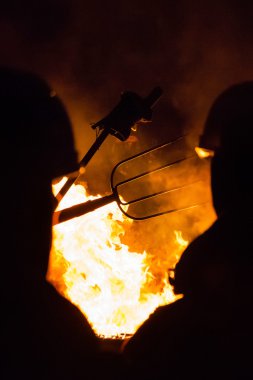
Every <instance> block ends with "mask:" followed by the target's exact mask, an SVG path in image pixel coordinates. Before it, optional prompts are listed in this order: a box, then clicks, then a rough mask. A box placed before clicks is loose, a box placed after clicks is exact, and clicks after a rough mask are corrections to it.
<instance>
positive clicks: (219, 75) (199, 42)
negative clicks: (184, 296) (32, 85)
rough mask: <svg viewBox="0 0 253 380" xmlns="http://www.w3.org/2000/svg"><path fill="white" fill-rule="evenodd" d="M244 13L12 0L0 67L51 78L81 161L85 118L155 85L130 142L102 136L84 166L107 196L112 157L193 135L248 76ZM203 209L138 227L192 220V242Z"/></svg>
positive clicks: (236, 7) (226, 5) (251, 57)
mask: <svg viewBox="0 0 253 380" xmlns="http://www.w3.org/2000/svg"><path fill="white" fill-rule="evenodd" d="M252 12H253V6H252V4H251V2H248V1H240V3H239V2H237V1H231V0H230V1H225V0H223V1H217V2H216V1H209V0H207V1H204V2H194V3H193V2H189V1H186V0H179V1H176V2H172V1H166V0H157V1H155V2H147V1H134V2H133V1H132V2H131V1H129V0H128V1H126V0H123V1H120V2H117V1H107V2H103V1H96V0H95V1H92V2H86V1H82V0H71V1H70V0H64V1H63V0H43V2H40V3H38V2H33V1H32V0H24V1H22V2H19V1H14V0H10V1H8V3H7V4H4V5H1V12H0V14H1V18H0V48H1V64H5V65H11V66H19V67H23V68H26V69H30V70H32V71H35V72H37V73H39V74H41V75H42V76H43V77H44V78H46V79H47V80H48V81H49V82H50V83H51V84H52V86H53V87H54V88H55V89H56V91H57V92H58V94H59V95H60V97H62V99H63V101H64V102H65V104H66V106H67V109H68V111H69V114H70V117H71V119H72V122H73V128H74V133H75V140H76V146H77V149H78V151H79V154H80V158H81V157H82V156H83V155H84V154H85V153H86V152H87V150H88V149H89V147H90V146H91V144H92V143H93V142H94V141H95V132H94V131H93V130H92V129H91V128H90V124H91V123H94V122H96V121H98V120H100V119H101V118H102V117H104V116H105V115H106V114H107V113H109V111H111V109H112V108H113V107H114V106H115V105H116V104H117V103H118V101H119V99H120V94H121V92H122V91H125V90H132V91H135V92H137V93H138V94H139V95H141V96H143V97H144V96H146V95H147V94H148V93H149V92H150V91H151V90H152V88H153V87H154V86H156V85H160V86H161V87H162V88H163V90H164V95H163V97H162V100H161V101H160V102H159V103H158V104H157V105H156V107H155V109H154V113H153V122H152V123H151V124H148V125H145V126H140V127H139V129H138V131H137V134H136V136H137V142H119V141H117V140H116V139H115V138H114V137H108V139H107V140H106V142H105V143H104V144H103V145H102V147H101V148H100V150H99V151H98V152H97V153H96V155H95V157H94V158H93V159H92V161H91V163H90V164H89V166H88V167H87V171H86V173H85V177H84V180H86V181H87V182H88V186H89V189H90V191H91V192H94V193H96V192H99V193H105V192H107V191H109V190H110V183H109V176H110V173H111V170H112V168H113V167H114V165H115V164H116V163H117V162H118V161H119V160H121V159H123V158H126V157H128V156H131V155H132V154H135V153H137V152H139V151H141V150H142V149H146V148H148V147H152V146H154V145H156V144H159V143H161V142H164V141H168V140H170V139H172V138H175V137H177V136H179V135H181V134H182V133H190V132H191V133H192V132H194V134H196V135H198V134H199V133H200V131H201V129H202V128H203V123H204V119H205V117H206V114H207V112H208V109H209V107H210V105H211V103H212V101H213V99H214V98H215V96H216V95H217V94H218V93H219V92H220V91H222V90H223V89H224V88H226V87H227V86H229V85H230V84H232V83H235V82H239V81H243V80H247V79H252V77H253V65H252V63H253V51H252V40H253V24H252ZM210 213H212V212H211V211H210ZM204 214H206V211H205V210H204V212H203V213H199V214H198V215H196V213H195V214H193V213H190V214H187V217H183V218H182V217H180V218H179V219H178V218H175V217H170V219H168V218H166V217H162V218H161V219H160V221H161V222H160V221H158V219H159V218H158V219H157V220H156V221H151V220H150V221H147V222H143V224H142V227H140V228H139V230H142V229H144V234H145V236H146V237H147V236H148V235H149V236H152V234H149V232H150V231H154V227H155V228H156V229H157V231H158V230H160V231H164V230H167V231H168V230H169V229H171V230H174V229H176V228H177V227H178V229H184V227H185V229H186V230H187V231H189V225H190V226H191V231H192V233H191V234H190V235H191V236H190V239H191V238H193V237H194V235H196V234H197V233H199V232H200V231H201V230H202V229H203V228H205V227H206V223H200V220H202V216H203V215H204ZM212 218H213V216H212V217H210V220H211V219H212ZM140 223H141V222H140ZM140 223H139V225H140ZM161 225H162V226H161ZM165 225H166V228H164V226H165ZM143 226H145V228H144V227H143ZM186 226H187V227H186ZM160 235H161V236H164V239H163V240H162V243H164V242H165V240H166V234H165V232H161V234H160ZM160 243H161V242H160ZM160 243H159V244H160ZM150 244H151V243H150ZM152 244H154V243H153V242H152Z"/></svg>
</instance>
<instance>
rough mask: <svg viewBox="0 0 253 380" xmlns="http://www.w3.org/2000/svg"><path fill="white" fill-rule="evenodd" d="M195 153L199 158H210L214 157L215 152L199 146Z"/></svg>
mask: <svg viewBox="0 0 253 380" xmlns="http://www.w3.org/2000/svg"><path fill="white" fill-rule="evenodd" d="M195 152H196V153H197V155H198V156H199V158H210V157H213V156H214V151H213V150H211V149H206V148H200V147H199V146H196V147H195Z"/></svg>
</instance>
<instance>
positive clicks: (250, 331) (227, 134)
mask: <svg viewBox="0 0 253 380" xmlns="http://www.w3.org/2000/svg"><path fill="white" fill-rule="evenodd" d="M252 126H253V82H245V83H240V84H236V85H234V86H232V87H230V88H228V89H227V90H225V91H224V92H223V93H222V94H221V95H220V96H218V98H217V99H216V100H215V102H214V104H213V105H212V107H211V109H210V112H209V114H208V117H207V120H206V124H205V128H204V133H203V135H202V136H201V139H200V146H202V148H205V149H209V152H210V150H211V152H212V154H213V158H212V162H211V186H212V194H213V204H214V207H215V209H216V212H217V220H216V221H215V222H214V224H213V225H212V226H211V227H210V228H209V229H208V230H207V231H206V232H204V233H203V234H202V235H201V236H199V237H198V238H197V239H195V240H194V241H193V242H192V243H191V244H190V245H189V247H188V248H187V249H186V250H185V252H184V253H183V255H182V257H181V259H180V260H179V262H178V264H177V265H176V268H175V272H174V278H173V279H171V282H172V283H173V286H174V291H175V293H176V294H183V295H184V296H183V298H181V299H179V300H177V301H176V302H174V303H173V304H170V305H167V306H164V307H160V308H158V309H157V310H156V311H155V312H154V313H153V314H152V315H151V316H150V318H149V319H148V320H147V321H146V322H144V324H143V325H142V326H141V327H140V329H139V330H138V331H137V333H136V334H135V335H134V336H133V337H132V338H131V339H130V340H129V342H128V343H127V344H125V347H124V355H125V358H126V360H127V361H128V363H129V364H130V365H131V366H132V370H133V372H135V373H136V374H137V377H138V376H141V374H142V376H143V378H145V379H151V378H153V379H154V378H156V379H158V378H170V377H171V378H175V379H181V378H184V379H185V378H194V379H252V378H253V368H252V348H251V347H252V339H253V328H252V323H253V322H252V321H253V318H252V317H253V305H252V303H253V298H252V293H253V285H252V284H253V283H252V278H253V240H252V232H253V217H252V211H253V207H252V206H253V201H252V199H253V198H252V185H253V183H252V182H253V181H252V165H253V158H252V138H251V129H252Z"/></svg>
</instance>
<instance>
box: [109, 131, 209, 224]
mask: <svg viewBox="0 0 253 380" xmlns="http://www.w3.org/2000/svg"><path fill="white" fill-rule="evenodd" d="M209 181H210V178H209V166H208V164H207V162H206V161H201V160H200V159H199V158H198V156H197V155H196V153H195V151H194V147H193V146H192V145H191V144H190V143H189V139H188V138H187V136H181V137H179V138H177V139H176V140H173V141H169V142H166V143H164V144H161V145H158V146H156V147H154V148H151V149H148V150H146V151H144V152H141V153H139V154H137V155H135V156H132V157H130V158H128V159H126V160H123V161H121V162H119V163H118V164H117V165H116V166H115V168H114V169H113V171H112V174H111V188H112V191H113V193H114V195H115V199H116V200H117V203H118V206H119V208H120V209H121V211H122V212H123V213H124V214H125V215H127V216H128V217H130V218H132V219H136V220H142V219H148V218H152V217H155V216H159V215H163V214H167V213H173V212H177V211H183V210H188V209H192V208H194V207H197V206H200V205H202V204H205V203H206V202H210V201H211V191H210V186H209Z"/></svg>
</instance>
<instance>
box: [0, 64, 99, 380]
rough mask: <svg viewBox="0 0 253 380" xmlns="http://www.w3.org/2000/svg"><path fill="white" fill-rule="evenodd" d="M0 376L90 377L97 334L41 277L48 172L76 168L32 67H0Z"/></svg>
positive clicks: (57, 105)
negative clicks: (0, 203)
mask: <svg viewBox="0 0 253 380" xmlns="http://www.w3.org/2000/svg"><path fill="white" fill-rule="evenodd" d="M0 107H1V113H0V117H1V168H2V170H1V177H2V181H1V189H2V192H1V194H2V197H1V199H2V205H1V210H2V212H1V217H2V238H1V247H2V248H1V367H0V368H1V370H0V371H1V379H3V380H5V379H18V378H24V379H45V380H49V379H61V380H64V379H68V380H70V379H77V378H78V379H79V378H82V379H92V378H95V377H96V367H99V366H98V365H97V360H98V357H97V353H98V339H97V337H96V336H95V334H94V332H93V331H92V329H91V327H90V325H89V324H88V322H87V320H86V319H85V318H84V316H83V315H82V313H81V312H80V311H79V310H78V309H77V308H76V307H75V306H74V305H72V304H71V303H70V302H69V301H67V300H66V299H65V298H63V297H61V296H60V295H59V294H58V293H57V292H56V290H55V289H54V288H53V286H52V285H51V284H49V283H48V282H47V281H46V279H45V276H46V271H47V264H48V258H49V252H50V244H51V219H52V213H53V211H54V209H55V207H56V201H55V199H54V197H53V195H52V191H51V182H52V179H54V178H56V177H59V176H62V175H64V174H66V173H69V172H72V171H74V170H77V168H78V163H77V154H76V151H75V149H74V142H73V136H72V131H71V124H70V121H69V118H68V116H67V113H66V111H65V109H64V106H63V104H62V102H61V101H60V99H59V98H58V97H57V96H56V95H55V93H54V92H53V91H52V90H51V88H50V87H49V86H48V85H47V84H46V83H45V82H44V81H43V80H41V79H40V78H38V77H37V76H36V75H34V74H30V73H27V72H23V71H18V70H14V69H9V68H1V69H0Z"/></svg>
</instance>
